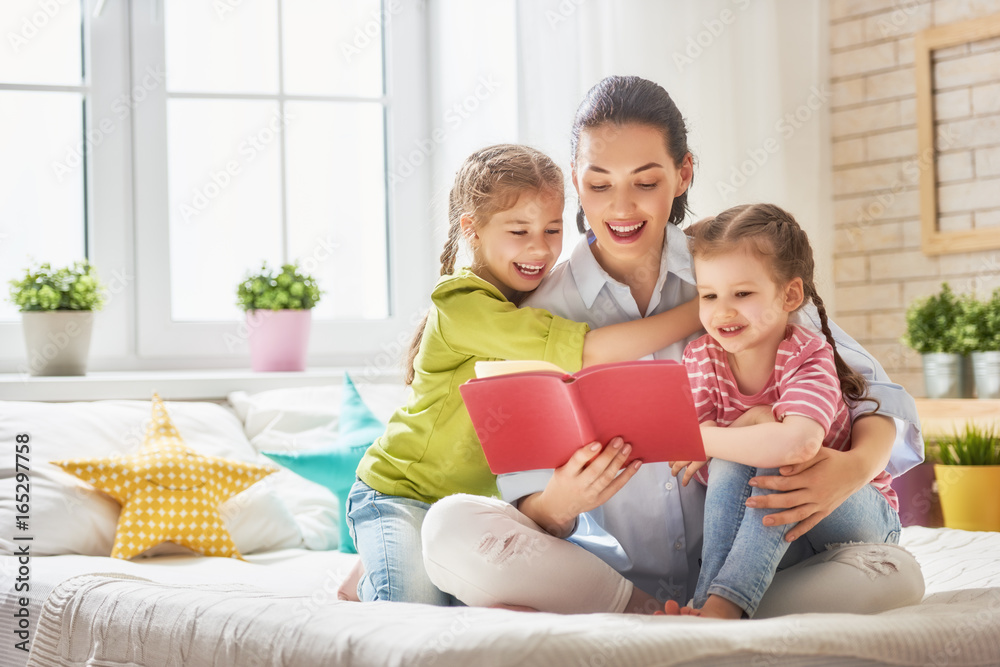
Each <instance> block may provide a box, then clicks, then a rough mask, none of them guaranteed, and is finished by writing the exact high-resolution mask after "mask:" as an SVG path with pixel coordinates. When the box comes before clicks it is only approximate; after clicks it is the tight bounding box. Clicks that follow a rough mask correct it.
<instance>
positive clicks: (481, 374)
mask: <svg viewBox="0 0 1000 667" xmlns="http://www.w3.org/2000/svg"><path fill="white" fill-rule="evenodd" d="M534 371H549V372H552V373H558V374H559V375H560V376H562V375H567V372H566V371H564V370H563V369H561V368H559V367H558V366H556V365H555V364H553V363H552V362H550V361H542V360H541V359H510V360H506V361H477V362H476V377H477V378H489V377H494V376H497V375H509V374H511V373H526V372H534Z"/></svg>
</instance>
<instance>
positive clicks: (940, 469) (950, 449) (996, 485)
mask: <svg viewBox="0 0 1000 667" xmlns="http://www.w3.org/2000/svg"><path fill="white" fill-rule="evenodd" d="M938 456H939V459H940V463H938V464H937V465H935V466H934V476H935V478H936V479H937V485H938V493H939V494H940V496H941V510H942V512H943V513H944V525H945V526H946V527H948V528H958V529H960V530H1000V433H998V432H997V430H996V425H991V426H989V427H984V426H977V425H976V424H973V423H968V424H966V426H965V429H964V431H963V432H962V433H960V434H959V433H956V434H955V435H954V436H952V437H950V438H946V439H944V440H942V441H941V443H940V452H939V455H938Z"/></svg>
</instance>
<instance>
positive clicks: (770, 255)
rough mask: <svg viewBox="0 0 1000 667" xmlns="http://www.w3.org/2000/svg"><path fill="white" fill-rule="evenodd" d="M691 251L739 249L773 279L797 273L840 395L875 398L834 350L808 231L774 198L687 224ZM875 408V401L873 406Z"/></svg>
mask: <svg viewBox="0 0 1000 667" xmlns="http://www.w3.org/2000/svg"><path fill="white" fill-rule="evenodd" d="M686 231H687V234H688V235H689V236H690V240H689V242H690V245H691V254H692V255H693V256H694V257H702V258H708V257H715V256H718V255H723V254H729V253H731V252H734V251H745V252H749V253H751V254H752V255H754V256H756V257H758V258H760V260H761V261H762V262H763V263H764V265H765V266H768V267H770V269H771V274H772V275H771V279H772V280H774V281H775V282H776V283H778V284H779V285H783V284H787V283H788V282H790V281H792V280H794V279H795V278H801V279H802V291H803V296H804V299H803V301H802V303H803V304H806V303H808V302H809V301H810V300H811V301H812V302H813V305H815V306H816V311H817V312H818V313H819V321H820V329H821V330H822V332H823V335H824V336H826V340H827V342H828V343H830V347H832V348H833V360H834V363H835V365H836V367H837V377H838V378H839V379H840V390H841V392H842V393H843V394H844V398H846V399H847V400H848V401H850V402H851V403H852V405H856V404H857V403H859V402H860V401H863V400H867V401H871V402H873V403H875V404H876V406H878V401H877V400H876V399H874V398H871V397H869V396H868V382H867V380H865V377H864V376H863V375H861V374H860V373H858V372H857V371H856V370H854V369H853V368H851V367H850V366H848V365H847V363H846V362H845V361H844V360H843V359H842V358H841V356H840V353H839V352H837V343H836V342H835V341H834V340H833V334H832V333H831V332H830V324H829V321H828V320H827V316H826V306H825V305H824V304H823V299H821V298H820V296H819V293H818V292H817V291H816V281H815V278H814V276H813V274H814V272H815V262H814V260H813V251H812V246H810V245H809V237H808V236H807V235H806V232H805V230H804V229H802V227H800V226H799V223H798V222H796V221H795V218H793V217H792V216H791V214H790V213H788V212H787V211H785V210H784V209H782V208H780V207H778V206H775V205H774V204H744V205H742V206H734V207H732V208H729V209H726V210H725V211H723V212H722V213H720V214H719V215H717V216H715V217H714V218H706V219H704V220H700V221H698V223H697V224H695V225H692V226H691V227H689V228H688V229H687V230H686ZM877 409H878V408H877V407H876V410H877Z"/></svg>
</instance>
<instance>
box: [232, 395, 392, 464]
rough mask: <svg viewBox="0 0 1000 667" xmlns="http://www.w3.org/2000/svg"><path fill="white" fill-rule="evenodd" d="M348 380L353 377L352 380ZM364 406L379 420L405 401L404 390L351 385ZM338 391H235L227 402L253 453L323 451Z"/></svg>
mask: <svg viewBox="0 0 1000 667" xmlns="http://www.w3.org/2000/svg"><path fill="white" fill-rule="evenodd" d="M352 379H353V378H352ZM355 386H356V387H357V389H358V393H359V394H360V395H361V398H362V400H364V402H365V405H366V406H368V409H369V410H371V411H372V414H374V415H375V416H376V417H378V419H380V420H381V421H382V422H386V421H388V419H389V417H390V416H391V415H392V413H393V412H394V411H395V410H396V409H398V408H399V407H400V406H402V405H404V404H405V403H406V399H407V394H408V392H409V387H407V386H405V385H403V384H402V383H395V384H385V383H374V382H365V381H363V380H360V381H355ZM342 396H343V387H342V386H339V385H331V386H323V387H293V388H286V389H272V390H270V391H262V392H260V393H257V394H247V393H246V392H245V391H236V392H233V393H231V394H229V403H230V404H231V405H232V406H233V409H234V410H235V412H236V414H237V415H238V416H239V417H240V418H241V419H242V420H243V429H244V432H245V433H246V436H247V438H249V440H250V444H251V445H253V447H254V449H256V450H257V451H258V452H263V451H294V450H308V449H319V448H322V447H328V446H330V445H331V444H332V443H334V442H335V441H336V440H337V437H338V435H339V434H338V427H339V417H340V403H341V399H342Z"/></svg>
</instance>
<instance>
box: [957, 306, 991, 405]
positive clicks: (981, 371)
mask: <svg viewBox="0 0 1000 667" xmlns="http://www.w3.org/2000/svg"><path fill="white" fill-rule="evenodd" d="M962 306H963V309H962V317H961V320H960V325H959V331H958V335H959V338H960V339H962V340H965V341H967V342H968V343H967V344H968V347H969V349H970V350H971V351H972V371H973V376H974V377H975V386H976V396H978V397H979V398H1000V288H998V289H995V290H993V295H992V296H991V297H990V298H989V299H988V300H986V301H978V300H976V299H972V298H969V299H966V300H964V301H963V303H962Z"/></svg>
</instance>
